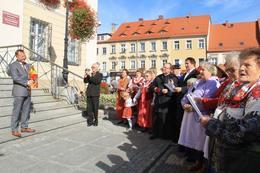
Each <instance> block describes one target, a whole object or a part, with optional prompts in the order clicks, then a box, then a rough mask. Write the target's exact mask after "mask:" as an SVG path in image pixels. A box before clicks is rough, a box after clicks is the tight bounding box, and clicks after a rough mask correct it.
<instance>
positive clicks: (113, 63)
mask: <svg viewBox="0 0 260 173" xmlns="http://www.w3.org/2000/svg"><path fill="white" fill-rule="evenodd" d="M111 69H112V70H115V69H116V62H115V61H112V62H111Z"/></svg>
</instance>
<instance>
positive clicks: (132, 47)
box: [131, 43, 135, 52]
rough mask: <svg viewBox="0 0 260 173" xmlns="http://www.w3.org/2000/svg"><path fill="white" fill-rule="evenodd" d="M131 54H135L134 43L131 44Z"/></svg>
mask: <svg viewBox="0 0 260 173" xmlns="http://www.w3.org/2000/svg"><path fill="white" fill-rule="evenodd" d="M131 52H135V43H131Z"/></svg>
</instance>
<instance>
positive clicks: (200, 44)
mask: <svg viewBox="0 0 260 173" xmlns="http://www.w3.org/2000/svg"><path fill="white" fill-rule="evenodd" d="M199 48H200V49H204V48H205V39H199Z"/></svg>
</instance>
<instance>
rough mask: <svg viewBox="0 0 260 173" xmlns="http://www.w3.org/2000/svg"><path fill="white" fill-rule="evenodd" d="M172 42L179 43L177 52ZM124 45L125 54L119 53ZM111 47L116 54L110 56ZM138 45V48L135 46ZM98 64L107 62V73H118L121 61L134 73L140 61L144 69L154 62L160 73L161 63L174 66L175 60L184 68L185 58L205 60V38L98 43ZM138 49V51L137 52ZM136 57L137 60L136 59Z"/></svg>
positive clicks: (139, 66) (139, 65)
mask: <svg viewBox="0 0 260 173" xmlns="http://www.w3.org/2000/svg"><path fill="white" fill-rule="evenodd" d="M199 39H204V48H199ZM186 40H191V41H192V48H191V49H187V48H186ZM174 41H179V45H180V47H179V50H175V46H174ZM142 42H143V43H145V51H144V52H141V43H142ZM152 42H155V44H156V50H155V51H153V50H152ZM163 42H167V50H164V49H163ZM122 44H125V48H126V52H125V53H122V52H121V45H122ZM131 44H135V49H136V51H135V52H131ZM112 45H115V46H116V52H115V53H113V54H112ZM136 45H138V46H136ZM98 47H99V54H98V57H99V62H100V63H102V62H103V61H108V62H109V63H107V64H108V65H107V67H108V68H107V69H108V70H109V71H120V70H122V68H121V61H125V68H126V69H129V70H130V71H131V70H132V71H135V70H136V69H137V68H141V61H145V69H150V68H151V67H152V60H155V61H156V70H157V72H160V69H161V68H162V67H163V62H166V61H167V62H170V63H172V64H175V60H176V59H179V60H180V61H179V63H180V64H181V66H182V68H184V60H185V59H186V58H187V57H194V58H195V59H196V61H197V62H199V59H204V60H205V59H206V37H189V38H168V39H153V40H140V41H139V40H138V41H126V42H113V43H107V42H105V43H99V44H98ZM102 48H106V49H107V54H106V55H103V54H102ZM137 49H138V51H137ZM137 57H138V58H137ZM131 61H136V62H137V66H138V67H137V68H135V69H132V68H131ZM113 62H115V63H116V64H117V65H116V68H115V69H112V63H113Z"/></svg>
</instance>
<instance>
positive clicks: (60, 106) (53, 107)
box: [0, 102, 75, 117]
mask: <svg viewBox="0 0 260 173" xmlns="http://www.w3.org/2000/svg"><path fill="white" fill-rule="evenodd" d="M38 106H39V107H38V108H37V109H36V112H46V111H50V112H51V113H52V111H53V110H56V109H66V108H73V109H75V108H74V105H69V104H64V102H61V103H60V102H57V103H52V104H51V105H49V104H46V103H43V104H40V105H38ZM11 114H12V107H11V106H8V107H6V108H5V109H3V107H1V115H0V117H4V116H10V115H11Z"/></svg>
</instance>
